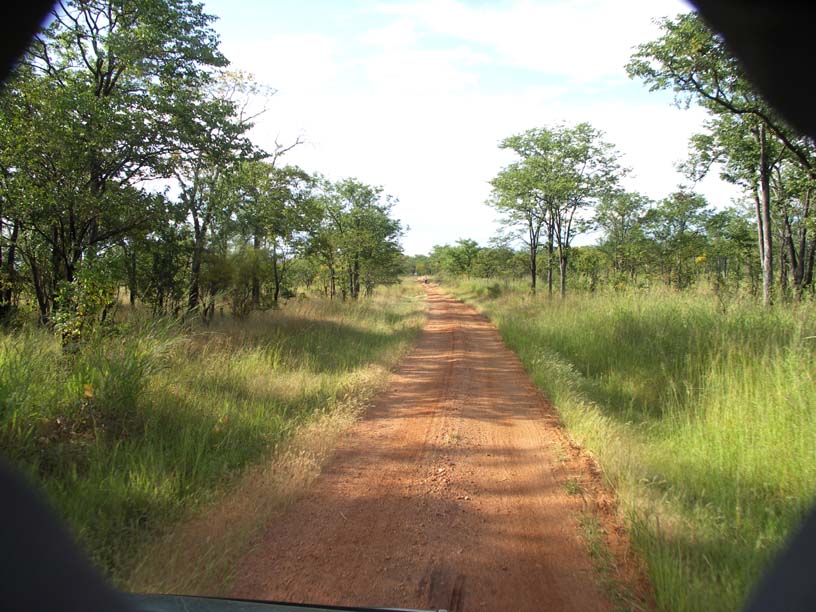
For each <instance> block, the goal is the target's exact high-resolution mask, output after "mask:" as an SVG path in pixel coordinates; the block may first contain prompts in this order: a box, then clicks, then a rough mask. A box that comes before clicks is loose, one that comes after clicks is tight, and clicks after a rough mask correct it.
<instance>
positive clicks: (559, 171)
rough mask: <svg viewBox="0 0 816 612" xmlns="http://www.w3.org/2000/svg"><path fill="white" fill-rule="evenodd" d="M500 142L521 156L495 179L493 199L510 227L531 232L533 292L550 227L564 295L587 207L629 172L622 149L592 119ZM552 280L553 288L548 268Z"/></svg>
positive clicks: (528, 240) (550, 243)
mask: <svg viewBox="0 0 816 612" xmlns="http://www.w3.org/2000/svg"><path fill="white" fill-rule="evenodd" d="M499 146H500V147H501V148H509V149H512V150H513V151H515V152H516V154H518V156H519V157H520V158H521V159H520V161H518V162H514V163H513V164H510V165H509V166H508V167H507V168H505V169H504V170H502V171H501V172H500V173H499V175H498V176H497V177H496V178H495V179H494V180H493V181H492V185H493V196H492V199H491V201H490V203H491V205H492V206H494V207H495V208H497V209H498V210H500V211H502V212H504V213H505V214H506V217H505V222H506V223H507V224H508V225H510V226H522V227H524V229H525V230H526V235H525V242H526V243H527V245H528V247H529V251H530V274H531V286H532V288H533V290H534V289H535V276H536V275H535V272H536V255H537V251H538V247H539V244H540V239H541V232H542V229H543V230H544V231H546V236H547V244H548V252H549V253H552V249H553V248H555V249H556V250H557V253H558V267H559V271H560V291H559V292H560V295H561V297H562V298H563V297H564V295H565V294H566V287H567V265H568V261H569V253H570V248H571V246H572V241H573V239H574V238H575V236H576V235H577V234H579V233H580V232H581V231H584V230H585V229H587V227H588V226H587V223H586V219H584V218H583V213H584V211H585V210H586V209H587V208H590V207H591V206H593V205H594V204H596V203H597V202H598V201H599V200H600V199H602V198H603V197H604V196H605V195H606V194H608V193H609V192H610V191H612V190H613V189H615V186H616V184H617V181H618V178H619V176H620V175H621V174H622V173H623V172H624V170H623V169H622V168H621V167H620V165H619V164H618V159H619V153H618V152H617V151H616V150H615V149H614V147H613V145H611V144H610V143H607V142H605V141H604V140H603V133H602V132H600V131H599V130H597V129H595V128H593V127H592V126H591V125H589V124H588V123H579V124H577V125H575V126H574V127H568V126H558V127H555V128H539V129H532V130H527V131H526V132H524V133H522V134H517V135H515V136H511V137H509V138H506V139H505V140H503V141H502V142H501V144H500V145H499ZM548 261H551V258H548ZM548 279H549V283H548V285H549V287H550V290H551V287H552V284H551V279H552V275H551V273H549V271H548Z"/></svg>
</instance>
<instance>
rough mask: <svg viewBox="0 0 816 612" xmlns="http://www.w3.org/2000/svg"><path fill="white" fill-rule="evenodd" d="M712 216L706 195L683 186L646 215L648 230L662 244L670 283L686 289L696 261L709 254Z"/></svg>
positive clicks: (662, 258) (659, 247)
mask: <svg viewBox="0 0 816 612" xmlns="http://www.w3.org/2000/svg"><path fill="white" fill-rule="evenodd" d="M709 215H710V211H709V210H708V203H707V202H706V200H705V198H704V197H703V196H701V195H698V194H695V193H693V192H691V191H689V190H687V189H685V188H682V187H681V188H680V189H679V190H678V191H676V192H674V193H673V194H671V195H670V196H668V197H667V198H664V199H663V200H661V201H660V202H659V203H658V205H657V206H656V207H654V208H652V209H651V210H650V211H649V212H648V213H647V214H646V218H645V220H644V221H645V225H646V228H647V233H648V234H649V235H650V236H651V238H652V239H653V240H654V241H655V243H656V244H657V246H658V249H659V252H660V256H661V266H662V268H663V272H664V274H665V278H666V282H667V284H668V285H670V286H671V285H674V286H675V287H677V288H678V289H684V288H685V287H687V286H688V285H689V284H690V283H691V281H692V278H693V274H692V270H693V266H694V262H695V261H696V258H697V257H700V256H704V254H705V244H706V243H705V224H706V221H707V220H708V218H709Z"/></svg>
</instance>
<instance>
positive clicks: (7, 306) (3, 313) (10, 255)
mask: <svg viewBox="0 0 816 612" xmlns="http://www.w3.org/2000/svg"><path fill="white" fill-rule="evenodd" d="M19 235H20V222H19V221H18V220H16V219H15V220H14V224H13V225H12V229H11V236H10V239H9V246H8V250H7V251H6V257H5V259H3V258H2V249H0V263H1V264H2V276H0V281H1V282H2V285H0V320H2V319H5V318H6V317H8V316H9V315H10V314H11V312H12V311H13V310H14V305H13V301H14V292H15V286H16V284H17V283H16V280H17V279H16V276H17V271H16V269H15V264H16V258H17V239H18V237H19Z"/></svg>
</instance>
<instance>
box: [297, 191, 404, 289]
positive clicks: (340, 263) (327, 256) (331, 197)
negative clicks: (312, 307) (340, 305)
mask: <svg viewBox="0 0 816 612" xmlns="http://www.w3.org/2000/svg"><path fill="white" fill-rule="evenodd" d="M321 189H322V191H323V193H322V195H321V196H320V197H319V198H317V200H316V201H317V202H319V203H320V205H321V206H322V207H323V211H324V212H323V219H324V222H323V223H322V224H321V225H320V226H319V227H318V228H316V230H315V231H313V233H312V238H311V240H312V252H313V253H315V254H317V255H318V256H319V257H320V258H321V259H322V261H323V263H324V264H325V265H326V266H327V268H328V270H329V274H330V295H331V296H332V297H333V296H334V295H335V292H336V285H335V280H336V278H337V273H338V271H340V270H342V271H343V273H344V275H345V279H344V280H345V282H344V283H343V285H342V287H341V293H342V295H343V298H344V299H345V297H346V296H347V295H348V296H350V297H351V298H352V299H357V298H358V297H359V295H360V289H361V287H364V288H365V290H366V294H370V293H371V292H372V291H373V289H374V286H375V285H377V284H379V283H385V282H393V281H394V280H396V279H397V278H398V276H399V273H400V266H401V261H402V249H401V247H400V245H399V238H400V236H401V235H402V227H401V225H400V222H399V221H398V220H397V219H393V218H392V217H391V216H390V212H391V209H392V208H393V206H394V204H395V203H396V200H395V198H393V197H392V196H389V195H385V194H383V189H382V187H378V186H372V185H367V184H365V183H362V182H361V181H358V180H357V179H354V178H348V179H343V180H341V181H338V182H337V183H331V182H329V181H326V180H323V181H322V187H321Z"/></svg>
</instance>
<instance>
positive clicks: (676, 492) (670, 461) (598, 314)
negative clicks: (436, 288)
mask: <svg viewBox="0 0 816 612" xmlns="http://www.w3.org/2000/svg"><path fill="white" fill-rule="evenodd" d="M451 289H452V290H453V291H454V292H455V293H457V294H458V295H460V296H461V297H464V298H465V299H469V300H471V301H474V302H476V303H477V304H478V305H479V307H480V308H481V309H482V310H484V311H485V313H486V314H487V315H488V316H490V317H491V318H492V319H493V320H494V321H495V322H496V323H497V324H498V326H499V329H500V331H501V333H502V336H503V337H504V339H505V341H506V342H507V343H508V345H509V346H510V347H511V348H513V349H514V350H515V351H516V352H517V353H518V354H519V356H520V357H521V359H522V361H523V362H524V364H525V366H526V367H527V369H528V371H529V372H530V374H531V376H532V377H533V379H534V380H535V382H536V384H538V385H539V386H540V387H541V388H542V389H543V390H544V391H545V392H546V393H547V394H548V396H549V397H550V398H551V399H552V400H553V402H554V403H555V405H556V407H557V409H558V411H559V412H560V414H561V416H562V418H563V419H564V422H565V424H566V426H567V428H568V430H569V432H570V434H571V435H572V436H573V437H574V438H575V439H576V440H577V441H578V442H579V443H581V444H582V445H583V446H585V447H586V448H587V449H589V450H590V451H591V452H593V453H594V454H595V455H596V456H597V457H598V459H599V461H600V463H601V465H602V467H603V468H604V471H605V473H606V475H607V477H608V479H609V481H610V483H611V484H612V485H613V486H614V487H615V488H616V489H617V492H618V496H619V498H620V500H621V506H622V510H623V512H624V513H625V515H626V516H627V518H628V520H629V521H630V524H631V526H632V537H633V539H634V542H635V544H636V545H637V546H638V547H639V549H640V550H641V551H642V552H643V554H644V557H645V559H646V562H647V564H648V568H649V572H650V577H651V579H652V583H653V585H654V588H655V593H656V597H657V601H658V604H659V605H660V607H661V608H662V609H665V610H701V611H702V610H707V611H708V610H734V609H737V608H739V606H740V605H741V604H742V602H743V601H744V599H745V597H746V596H747V594H748V592H749V590H750V588H751V586H752V585H753V584H754V583H755V581H756V580H757V579H758V577H759V576H760V575H761V572H762V570H763V568H764V567H765V566H766V565H767V564H768V563H769V561H770V560H771V559H772V557H773V554H774V552H775V551H776V550H778V548H779V546H780V545H781V544H782V543H783V542H784V540H785V538H786V537H787V536H788V535H789V534H790V533H791V530H792V529H794V528H795V527H796V526H797V525H798V524H799V523H800V521H801V520H802V518H803V516H804V514H805V513H806V511H807V509H808V508H809V506H810V504H811V502H812V501H813V498H814V493H816V380H814V378H815V377H816V373H814V368H813V363H814V356H816V341H814V339H813V336H814V335H815V334H814V332H816V321H815V320H814V317H813V315H814V314H816V313H814V308H813V305H812V304H805V305H800V306H794V305H791V306H782V307H778V308H774V309H772V310H764V309H762V308H761V307H760V306H758V305H756V304H754V303H752V302H745V303H742V302H739V301H734V302H732V303H729V304H725V305H724V304H723V303H722V302H720V301H717V300H716V299H714V298H713V297H712V296H711V295H706V294H703V293H694V292H689V293H684V294H681V293H676V292H661V291H657V290H653V291H651V292H637V293H621V294H614V293H610V294H601V295H588V294H578V295H573V296H568V299H566V300H565V301H563V302H562V301H560V300H558V299H557V298H556V299H553V300H550V299H548V298H547V297H546V296H541V295H539V296H537V297H531V296H530V295H529V292H528V291H527V290H526V288H524V287H523V285H521V284H519V285H513V284H509V283H495V282H482V281H469V282H466V283H460V284H458V285H456V286H454V287H451ZM491 296H492V297H491Z"/></svg>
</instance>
